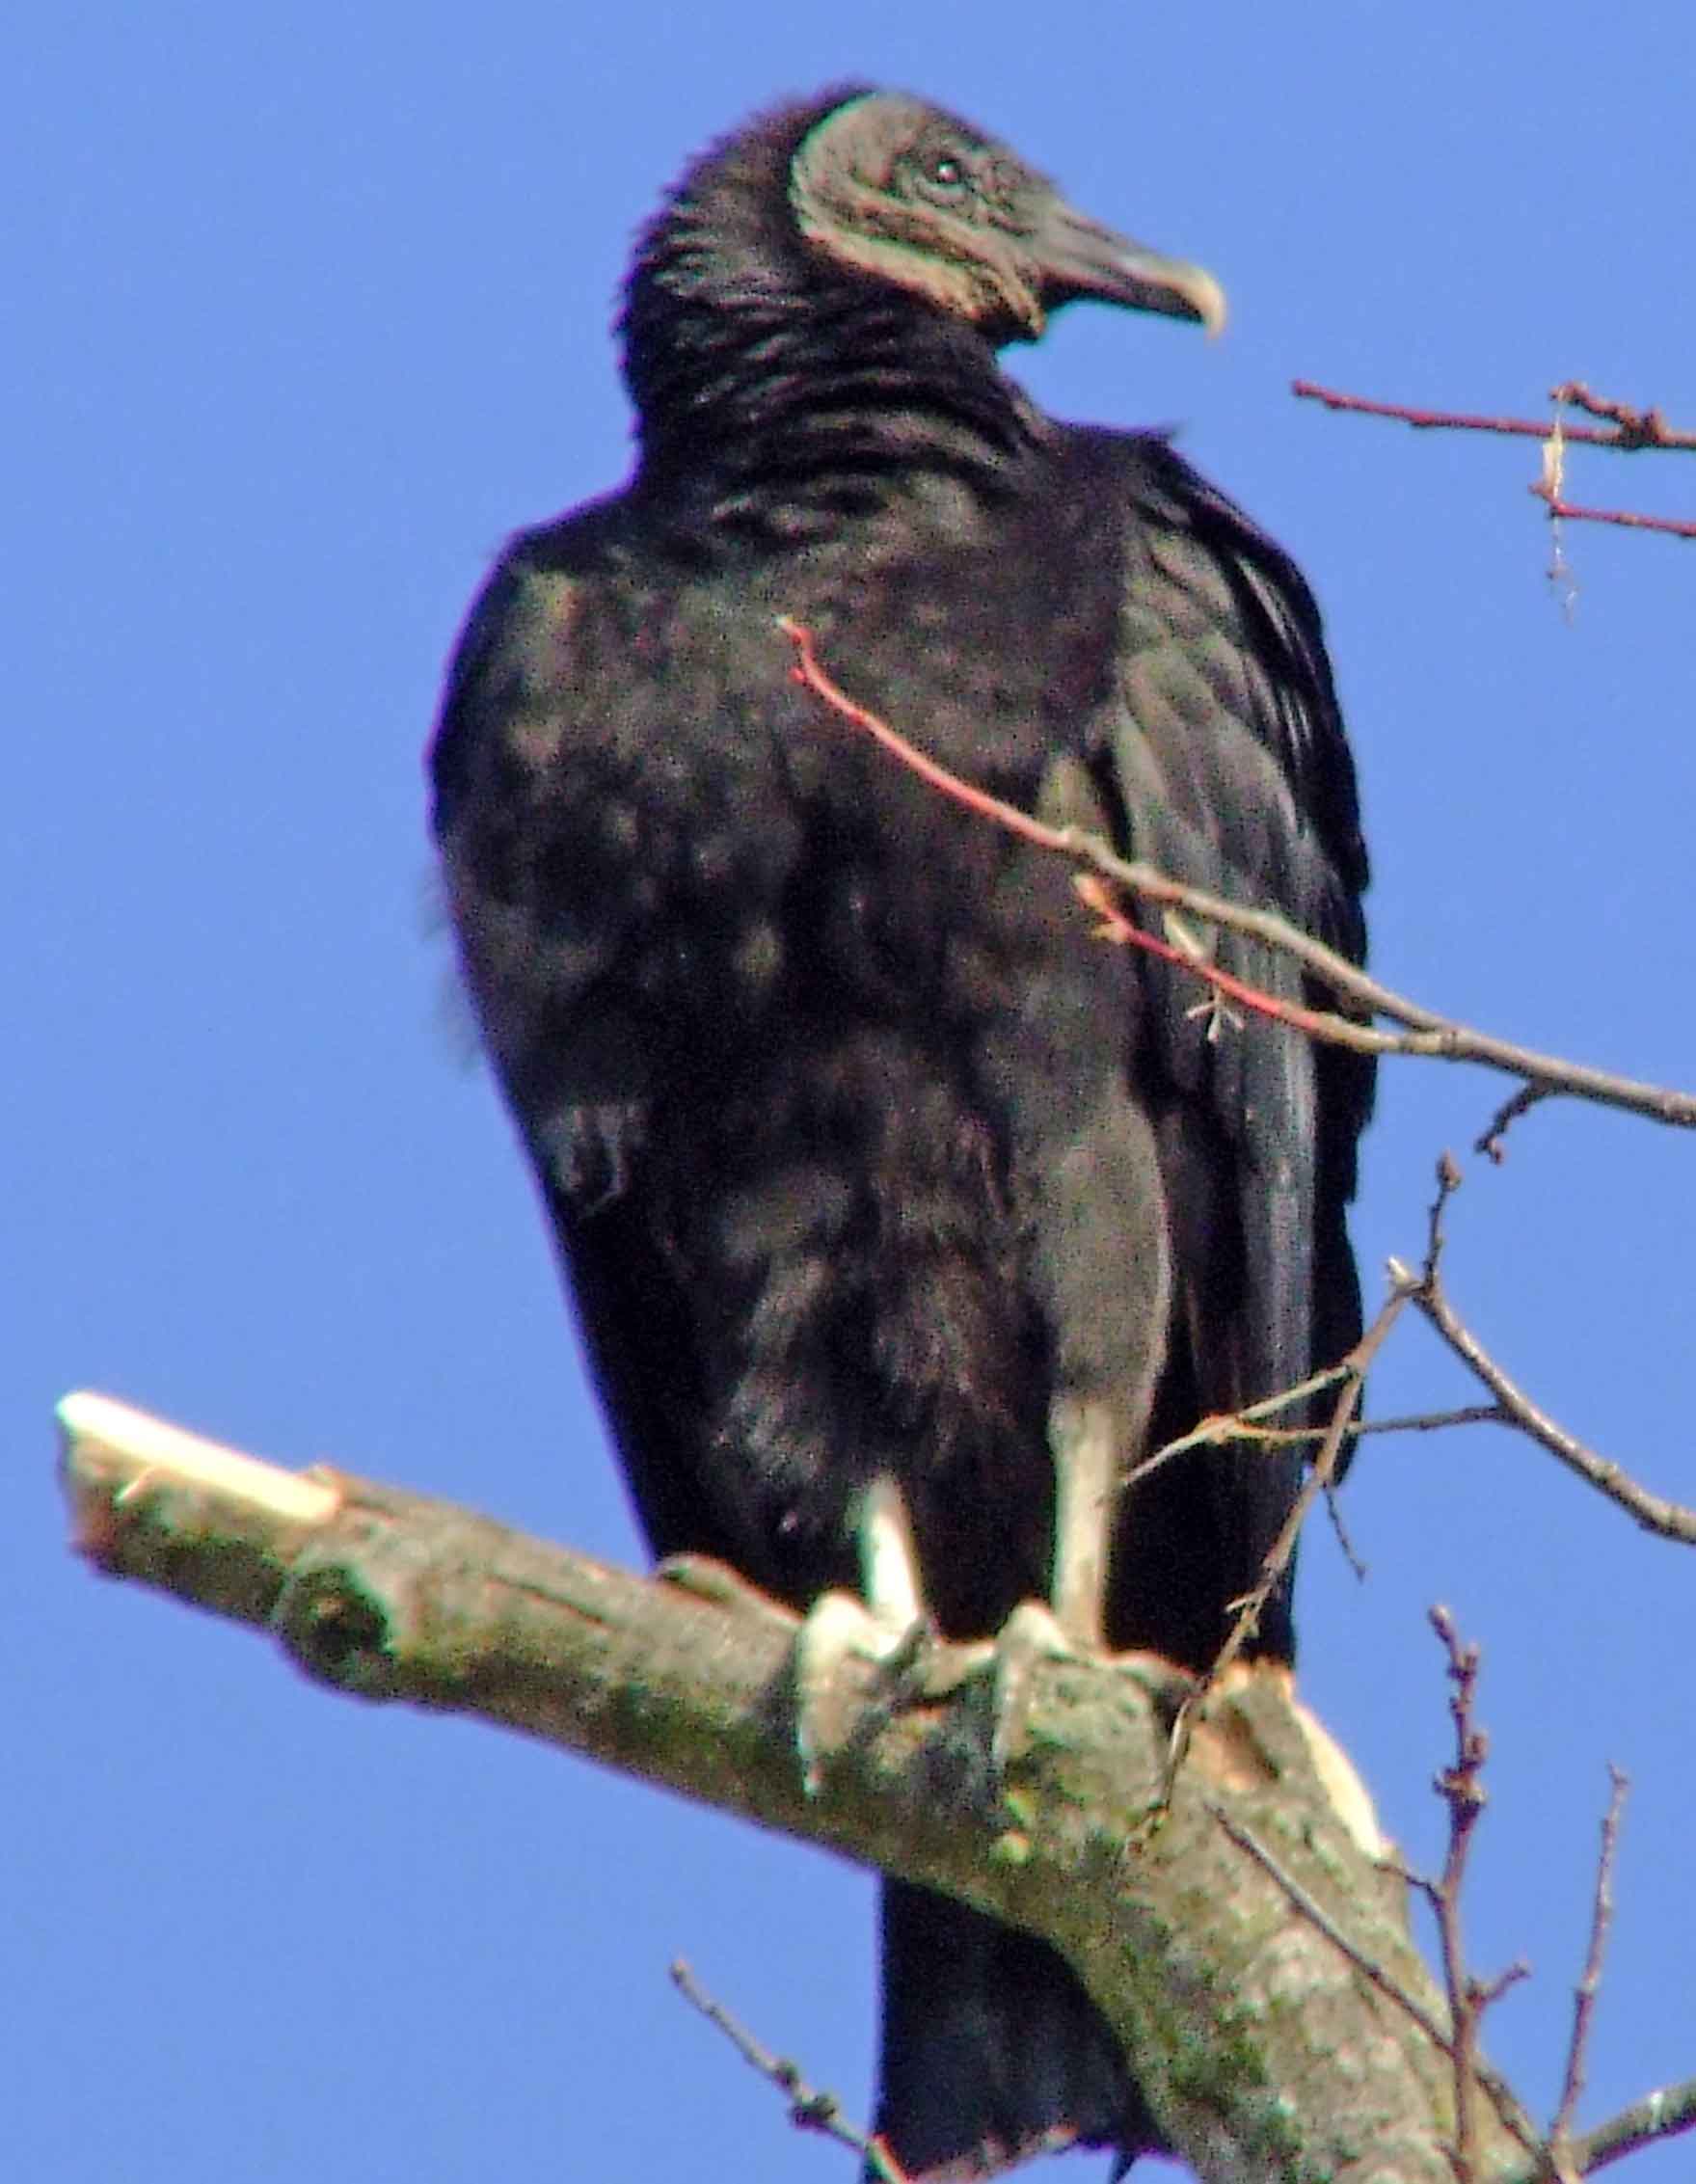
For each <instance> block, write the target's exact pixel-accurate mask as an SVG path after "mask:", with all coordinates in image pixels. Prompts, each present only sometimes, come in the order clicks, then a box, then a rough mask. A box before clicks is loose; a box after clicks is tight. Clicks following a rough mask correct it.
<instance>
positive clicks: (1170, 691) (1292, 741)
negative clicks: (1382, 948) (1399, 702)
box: [1066, 426, 1367, 953]
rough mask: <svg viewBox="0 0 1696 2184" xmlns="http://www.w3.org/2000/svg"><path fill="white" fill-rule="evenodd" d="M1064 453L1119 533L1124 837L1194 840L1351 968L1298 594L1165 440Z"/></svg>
mask: <svg viewBox="0 0 1696 2184" xmlns="http://www.w3.org/2000/svg"><path fill="white" fill-rule="evenodd" d="M1066 442H1067V446H1068V451H1069V459H1070V462H1071V465H1072V466H1073V468H1074V470H1075V472H1076V474H1077V476H1078V479H1079V481H1080V482H1079V486H1078V488H1077V489H1076V490H1078V491H1080V492H1083V493H1086V494H1088V495H1090V497H1091V498H1092V499H1094V501H1095V504H1096V505H1097V507H1098V508H1100V509H1102V510H1103V511H1105V514H1106V520H1107V521H1108V522H1109V523H1110V524H1111V525H1112V526H1113V551H1114V559H1115V562H1116V566H1117V636H1116V647H1115V676H1114V684H1115V688H1114V694H1113V699H1112V702H1111V704H1110V706H1109V708H1108V709H1107V711H1106V713H1105V714H1104V715H1103V716H1102V726H1103V731H1104V734H1105V739H1106V742H1107V746H1108V751H1109V756H1110V760H1111V764H1112V766H1113V768H1114V770H1115V772H1116V774H1117V780H1118V786H1119V793H1120V795H1122V796H1123V797H1124V799H1125V801H1126V804H1127V806H1128V807H1129V814H1128V816H1129V818H1130V821H1131V822H1132V825H1131V831H1132V832H1133V834H1134V833H1135V832H1136V831H1137V828H1136V825H1135V822H1136V819H1137V817H1138V814H1139V811H1141V812H1143V813H1144V814H1147V813H1152V812H1156V811H1158V812H1159V813H1160V814H1161V815H1163V817H1164V820H1165V822H1167V824H1168V825H1169V826H1175V827H1177V828H1179V829H1181V830H1195V831H1198V833H1199V834H1200V835H1201V836H1202V837H1204V838H1205V840H1206V842H1207V844H1208V857H1207V861H1208V862H1210V863H1211V862H1217V863H1218V864H1219V865H1221V866H1222V867H1223V868H1224V873H1225V876H1228V877H1229V878H1231V879H1233V880H1234V881H1235V882H1237V883H1240V885H1241V887H1243V888H1246V889H1247V890H1248V891H1249V892H1250V893H1252V894H1254V895H1257V896H1260V897H1262V898H1263V899H1268V900H1270V901H1271V902H1273V903H1275V904H1277V905H1278V906H1279V907H1282V908H1284V909H1286V910H1287V911H1289V912H1290V913H1292V914H1294V915H1296V916H1298V917H1299V918H1301V919H1302V920H1303V921H1304V922H1309V923H1312V924H1315V925H1316V926H1317V927H1319V928H1321V929H1323V930H1324V931H1325V934H1326V937H1328V938H1330V939H1333V940H1334V941H1335V942H1336V943H1337V944H1339V945H1341V946H1343V947H1344V948H1346V949H1347V950H1349V951H1350V952H1351V953H1358V952H1359V947H1360V945H1361V934H1360V929H1359V907H1358V905H1359V896H1360V894H1361V892H1362V890H1363V888H1364V886H1365V884H1366V876H1367V875H1366V858H1365V850H1364V848H1363V845H1362V841H1361V834H1360V821H1359V798H1358V791H1357V785H1356V776H1355V767H1354V760H1353V757H1352V755H1351V753H1350V749H1349V744H1348V741H1347V737H1346V734H1345V731H1344V726H1343V719H1342V713H1341V709H1340V706H1339V704H1338V700H1337V694H1336V688H1335V684H1334V681H1333V674H1332V668H1331V662H1330V658H1329V655H1328V653H1327V650H1326V644H1325V634H1324V627H1323V623H1322V621H1321V617H1320V612H1319V607H1318V606H1317V603H1316V602H1315V600H1314V596H1313V593H1312V591H1311V589H1310V587H1309V586H1308V583H1307V581H1306V578H1305V577H1304V576H1303V574H1302V572H1301V570H1300V569H1299V568H1298V567H1297V566H1296V564H1295V562H1294V561H1293V560H1292V559H1291V557H1290V556H1289V554H1288V553H1285V552H1284V551H1283V549H1282V548H1281V547H1280V546H1279V545H1278V544H1277V542H1276V541H1275V540H1273V539H1272V538H1271V537H1270V536H1268V534H1267V533H1266V532H1265V531H1264V530H1262V529H1261V528H1260V526H1258V525H1257V524H1255V523H1254V522H1253V521H1252V519H1251V518H1250V517H1249V516H1248V515H1246V514H1245V513H1244V511H1243V510H1242V509H1241V508H1239V507H1238V506H1237V505H1236V503H1235V502H1234V501H1233V500H1231V499H1229V498H1228V497H1227V496H1226V495H1225V494H1224V493H1222V492H1220V490H1219V489H1218V488H1217V487H1216V486H1214V485H1213V484H1211V483H1210V482H1209V480H1208V479H1206V478H1205V477H1204V476H1203V475H1202V474H1201V473H1200V472H1198V470H1196V469H1195V468H1194V466H1193V465H1191V464H1190V463H1189V462H1187V461H1186V460H1185V459H1184V457H1183V456H1182V455H1180V454H1179V453H1178V451H1177V449H1176V448H1175V447H1174V446H1173V445H1171V440H1170V438H1169V437H1168V436H1167V435H1164V434H1160V433H1154V432H1138V433H1124V432H1114V431H1111V430H1107V429H1104V428H1094V427H1084V426H1074V427H1070V428H1068V431H1067V434H1066ZM1145 847H1146V848H1148V849H1156V850H1157V849H1158V846H1157V845H1145ZM1231 891H1232V892H1236V891H1238V890H1237V886H1235V885H1233V886H1232V888H1231Z"/></svg>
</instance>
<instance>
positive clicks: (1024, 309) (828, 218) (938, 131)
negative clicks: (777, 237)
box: [789, 91, 1225, 347]
mask: <svg viewBox="0 0 1696 2184" xmlns="http://www.w3.org/2000/svg"><path fill="white" fill-rule="evenodd" d="M789 202H790V207H791V210H792V212H793V215H794V222H795V225H796V228H797V229H798V230H799V232H800V234H801V235H802V237H803V238H804V239H805V242H806V243H807V245H808V246H809V247H810V248H811V249H812V250H813V251H816V252H819V253H821V254H823V255H824V256H826V257H827V258H829V259H832V260H834V261H836V262H837V263H839V264H841V265H846V266H851V267H854V268H856V269H858V270H859V271H860V272H862V273H865V274H869V275H871V276H873V277H874V278H875V279H878V280H882V281H886V282H890V283H894V284H896V285H898V286H900V287H904V288H907V289H910V290H912V291H914V292H915V293H917V294H919V295H920V296H923V297H926V298H928V299H929V301H930V302H932V303H934V304H935V305H937V306H938V307H939V308H940V309H941V310H947V311H950V312H953V313H954V314H955V315H956V316H957V317H959V318H963V319H966V320H968V321H970V322H971V323H972V324H973V325H974V326H976V327H977V328H978V329H979V330H980V331H981V332H982V333H983V336H984V337H985V338H986V339H987V340H988V341H989V342H990V343H991V344H992V345H994V346H996V347H999V346H1001V344H1003V343H1004V342H1008V341H1034V340H1036V338H1037V337H1039V336H1040V335H1041V333H1042V331H1043V328H1044V326H1045V324H1046V322H1047V318H1048V314H1049V313H1050V312H1051V311H1054V310H1058V309H1059V308H1060V306H1061V305H1063V304H1068V303H1074V302H1078V301H1081V300H1084V299H1091V298H1092V299H1093V300H1094V301H1096V302H1098V303H1108V304H1118V305H1121V306H1123V307H1124V308H1125V309H1127V310H1148V311H1160V312H1163V313H1165V314H1167V315H1169V316H1171V317H1174V318H1188V319H1197V320H1199V322H1200V323H1201V324H1202V325H1203V326H1204V327H1205V328H1206V329H1207V331H1208V332H1209V333H1210V334H1216V333H1217V332H1218V331H1219V329H1220V327H1221V326H1222V325H1223V324H1224V322H1225V294H1224V291H1223V290H1222V289H1221V287H1220V285H1219V283H1218V282H1217V281H1215V280H1214V278H1213V276H1212V275H1211V274H1210V273H1206V272H1203V271H1202V269H1201V268H1200V267H1199V266H1198V265H1189V264H1186V263H1185V262H1184V261H1183V260H1182V259H1179V258H1172V257H1166V256H1162V255H1161V254H1160V253H1159V252H1157V251H1151V250H1148V249H1146V248H1145V247H1144V245H1143V244H1141V243H1135V242H1132V241H1130V240H1129V239H1128V237H1126V236H1124V235H1120V234H1117V233H1115V231H1114V230H1113V229H1111V228H1104V227H1102V226H1101V224H1100V223H1099V222H1098V221H1094V220H1091V219H1089V218H1087V217H1086V215H1085V214H1083V213H1081V212H1078V211H1076V210H1075V209H1074V208H1073V207H1072V206H1071V205H1069V204H1068V203H1067V202H1066V201H1065V199H1064V198H1063V197H1062V195H1061V194H1060V192H1059V191H1058V190H1057V189H1056V188H1055V186H1054V184H1053V183H1052V182H1050V181H1049V180H1048V179H1047V177H1046V176H1045V175H1039V174H1037V173H1036V171H1035V169H1033V168H1030V167H1027V166H1026V165H1025V164H1024V162H1023V161H1022V160H1021V159H1019V158H1017V157H1016V156H1015V155H1014V154H1013V153H1012V152H1010V150H1008V148H1006V146H1004V145H1000V144H997V143H995V142H994V141H993V140H992V139H990V138H988V137H985V136H983V135H982V134H981V133H980V132H979V131H978V130H977V129H974V128H972V127H971V126H970V125H969V124H968V123H966V122H964V121H959V120H958V119H957V118H956V116H954V115H952V114H947V113H944V112H943V111H942V110H941V109H940V108H938V107H934V106H930V105H928V104H927V103H926V102H925V101H924V100H922V99H918V98H913V97H909V96H907V95H905V94H902V93H899V92H880V91H873V92H856V93H853V94H850V95H848V96H847V97H845V98H843V99H842V100H841V101H840V102H839V103H837V104H834V105H832V106H830V107H829V108H828V109H827V110H826V111H825V112H824V113H823V114H822V115H821V118H820V119H819V120H817V121H815V122H814V123H813V125H812V127H811V128H809V129H808V130H807V132H806V134H805V135H804V136H803V137H802V138H801V139H800V142H799V144H798V146H797V148H796V149H795V151H794V156H793V158H792V160H791V162H790V169H789Z"/></svg>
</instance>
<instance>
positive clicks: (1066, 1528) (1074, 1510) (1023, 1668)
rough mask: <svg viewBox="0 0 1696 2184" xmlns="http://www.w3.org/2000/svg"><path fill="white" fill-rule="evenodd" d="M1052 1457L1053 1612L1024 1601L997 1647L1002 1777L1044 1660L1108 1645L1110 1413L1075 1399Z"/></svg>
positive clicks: (1062, 1405)
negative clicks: (1106, 1638)
mask: <svg viewBox="0 0 1696 2184" xmlns="http://www.w3.org/2000/svg"><path fill="white" fill-rule="evenodd" d="M1049 1441H1050V1445H1051V1447H1052V1451H1053V1456H1054V1560H1053V1565H1052V1571H1051V1575H1050V1578H1049V1599H1050V1600H1051V1601H1052V1602H1053V1605H1052V1606H1048V1605H1046V1604H1044V1603H1043V1602H1041V1601H1036V1600H1027V1601H1022V1602H1021V1603H1020V1604H1019V1605H1018V1606H1017V1607H1015V1608H1014V1609H1013V1611H1012V1613H1011V1614H1010V1616H1009V1617H1008V1619H1007V1621H1006V1622H1005V1623H1004V1624H1003V1625H1002V1627H1001V1630H1000V1631H999V1632H998V1634H997V1636H996V1640H995V1686H994V1695H993V1699H992V1702H991V1703H992V1708H993V1720H994V1728H993V1731H992V1742H991V1747H990V1752H991V1758H992V1760H993V1763H994V1766H995V1771H996V1773H997V1775H998V1776H1000V1775H1005V1774H1006V1772H1007V1770H1008V1768H1009V1767H1010V1766H1011V1765H1012V1764H1013V1762H1014V1761H1015V1760H1016V1759H1017V1758H1018V1756H1019V1754H1020V1752H1021V1751H1022V1750H1023V1749H1024V1744H1025V1729H1026V1720H1027V1717H1028V1714H1029V1711H1030V1698H1031V1680H1032V1678H1033V1676H1034V1675H1035V1674H1036V1668H1037V1666H1038V1664H1039V1663H1040V1662H1042V1661H1044V1660H1057V1659H1064V1658H1067V1657H1068V1656H1070V1655H1072V1654H1075V1653H1099V1652H1100V1651H1101V1650H1102V1647H1103V1645H1104V1643H1105V1631H1106V1613H1105V1603H1106V1592H1107V1550H1108V1538H1109V1533H1110V1530H1111V1526H1112V1521H1113V1506H1114V1499H1115V1495H1116V1492H1117V1469H1118V1456H1117V1445H1118V1444H1117V1436H1116V1434H1115V1432H1114V1418H1113V1412H1112V1410H1111V1408H1110V1407H1109V1406H1108V1405H1107V1404H1105V1403H1099V1402H1095V1403H1091V1402H1085V1401H1080V1400H1077V1399H1075V1398H1064V1399H1063V1400H1061V1401H1060V1402H1057V1403H1056V1404H1055V1406H1054V1409H1053V1412H1052V1414H1051V1416H1050V1420H1049Z"/></svg>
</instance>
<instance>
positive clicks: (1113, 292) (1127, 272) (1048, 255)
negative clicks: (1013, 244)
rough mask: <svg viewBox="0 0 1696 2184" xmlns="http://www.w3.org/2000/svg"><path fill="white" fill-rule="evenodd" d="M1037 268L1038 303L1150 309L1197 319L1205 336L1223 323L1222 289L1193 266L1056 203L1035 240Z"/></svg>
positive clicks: (1050, 306) (1052, 307)
mask: <svg viewBox="0 0 1696 2184" xmlns="http://www.w3.org/2000/svg"><path fill="white" fill-rule="evenodd" d="M1036 248H1037V251H1038V253H1039V255H1040V260H1041V269H1042V291H1041V292H1042V304H1043V308H1044V309H1045V310H1058V309H1059V308H1060V306H1061V305H1062V304H1069V303H1076V302H1083V301H1086V300H1092V301H1094V302H1096V303H1103V304H1118V305H1121V306H1122V307H1123V308H1124V309H1125V310H1154V311H1160V312H1162V313H1164V314H1165V315H1166V316H1167V317H1169V318H1192V319H1197V320H1198V321H1199V322H1200V324H1201V325H1202V326H1203V327H1205V328H1206V330H1207V332H1208V334H1209V335H1214V334H1217V333H1218V332H1219V330H1220V328H1221V327H1222V326H1224V324H1225V290H1224V289H1223V288H1222V287H1221V286H1220V284H1219V283H1218V282H1217V281H1216V280H1215V279H1214V278H1213V276H1212V274H1211V273H1207V272H1204V271H1203V270H1202V268H1201V267H1200V266H1198V265H1190V264H1187V263H1186V262H1185V261H1184V259H1182V258H1179V257H1163V256H1161V254H1160V253H1159V252H1158V251H1151V250H1149V249H1147V248H1146V247H1145V246H1144V244H1142V243H1133V242H1132V241H1131V240H1130V239H1129V238H1128V237H1127V236H1124V235H1117V234H1115V232H1114V231H1113V229H1111V228H1103V227H1101V226H1100V225H1099V224H1098V223H1097V222H1095V221H1093V220H1087V219H1085V217H1084V215H1083V214H1082V213H1081V212H1074V211H1073V210H1072V208H1071V206H1070V205H1068V204H1063V203H1057V204H1056V205H1055V207H1054V209H1053V211H1052V212H1051V214H1050V215H1049V217H1048V219H1047V220H1046V221H1045V222H1044V223H1043V229H1042V232H1041V234H1040V235H1039V236H1038V237H1037V238H1036Z"/></svg>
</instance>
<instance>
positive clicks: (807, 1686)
mask: <svg viewBox="0 0 1696 2184" xmlns="http://www.w3.org/2000/svg"><path fill="white" fill-rule="evenodd" d="M959 1651H960V1649H959V1648H958V1647H953V1646H951V1647H947V1648H939V1647H938V1645H937V1640H936V1633H935V1631H934V1630H933V1628H932V1627H931V1625H930V1624H929V1621H928V1620H927V1619H926V1618H925V1617H924V1616H918V1617H907V1616H904V1615H902V1616H900V1617H896V1616H893V1615H890V1614H888V1613H883V1614H879V1613H878V1612H877V1611H876V1610H875V1608H870V1607H868V1606H867V1605H866V1604H865V1602H864V1601H862V1600H859V1599H857V1598H856V1597H855V1596H854V1595H853V1594H852V1593H846V1592H830V1593H821V1595H820V1596H819V1598H818V1599H817V1600H816V1601H815V1602H814V1603H813V1604H812V1606H811V1607H810V1608H809V1609H808V1611H807V1614H806V1617H805V1619H804V1620H803V1621H802V1624H801V1627H800V1630H799V1631H797V1632H796V1634H795V1642H794V1655H793V1657H792V1658H793V1662H794V1702H795V1749H796V1751H797V1753H798V1754H799V1756H800V1762H801V1783H802V1787H803V1788H804V1789H805V1791H806V1793H807V1795H808V1796H809V1797H813V1796H817V1794H818V1793H819V1786H820V1784H821V1781H822V1779H823V1770H824V1766H825V1764H826V1762H827V1761H829V1760H830V1759H831V1758H832V1757H833V1756H834V1755H835V1754H836V1753H837V1752H840V1751H842V1750H843V1749H844V1748H845V1747H846V1746H847V1744H848V1740H849V1736H850V1730H851V1726H852V1723H853V1717H854V1715H855V1713H856V1712H858V1708H857V1705H856V1702H855V1699H854V1696H853V1693H852V1690H851V1687H850V1686H849V1685H848V1683H847V1682H846V1681H845V1679H844V1678H843V1676H842V1674H841V1670H842V1667H843V1664H844V1662H845V1661H848V1660H849V1659H854V1660H869V1661H873V1662H875V1664H876V1667H877V1670H878V1679H879V1682H880V1684H881V1685H883V1690H882V1693H881V1694H880V1701H879V1705H878V1707H877V1710H876V1712H875V1716H874V1717H873V1722H875V1721H881V1720H883V1719H886V1718H887V1716H888V1715H889V1714H890V1713H891V1712H895V1711H896V1710H897V1709H899V1708H901V1707H902V1706H905V1705H909V1704H911V1703H912V1702H913V1701H914V1700H916V1699H920V1698H931V1697H935V1696H938V1695H940V1691H942V1690H946V1689H949V1688H952V1687H953V1685H951V1684H949V1683H947V1682H944V1683H943V1684H942V1685H941V1686H940V1690H939V1689H938V1688H933V1685H934V1684H935V1681H936V1674H935V1672H936V1669H937V1667H938V1666H939V1664H943V1663H946V1662H948V1661H949V1660H950V1659H952V1657H954V1656H956V1655H957V1654H958V1653H959ZM944 1673H945V1674H946V1673H948V1671H947V1670H946V1669H945V1670H944ZM952 1675H953V1684H956V1685H957V1684H958V1683H959V1682H960V1681H961V1680H962V1679H961V1673H960V1671H959V1668H958V1665H957V1663H956V1664H955V1665H954V1667H953V1670H952ZM873 1722H868V1721H866V1720H864V1719H863V1720H862V1723H861V1734H864V1733H865V1730H866V1728H867V1727H870V1726H872V1725H873Z"/></svg>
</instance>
